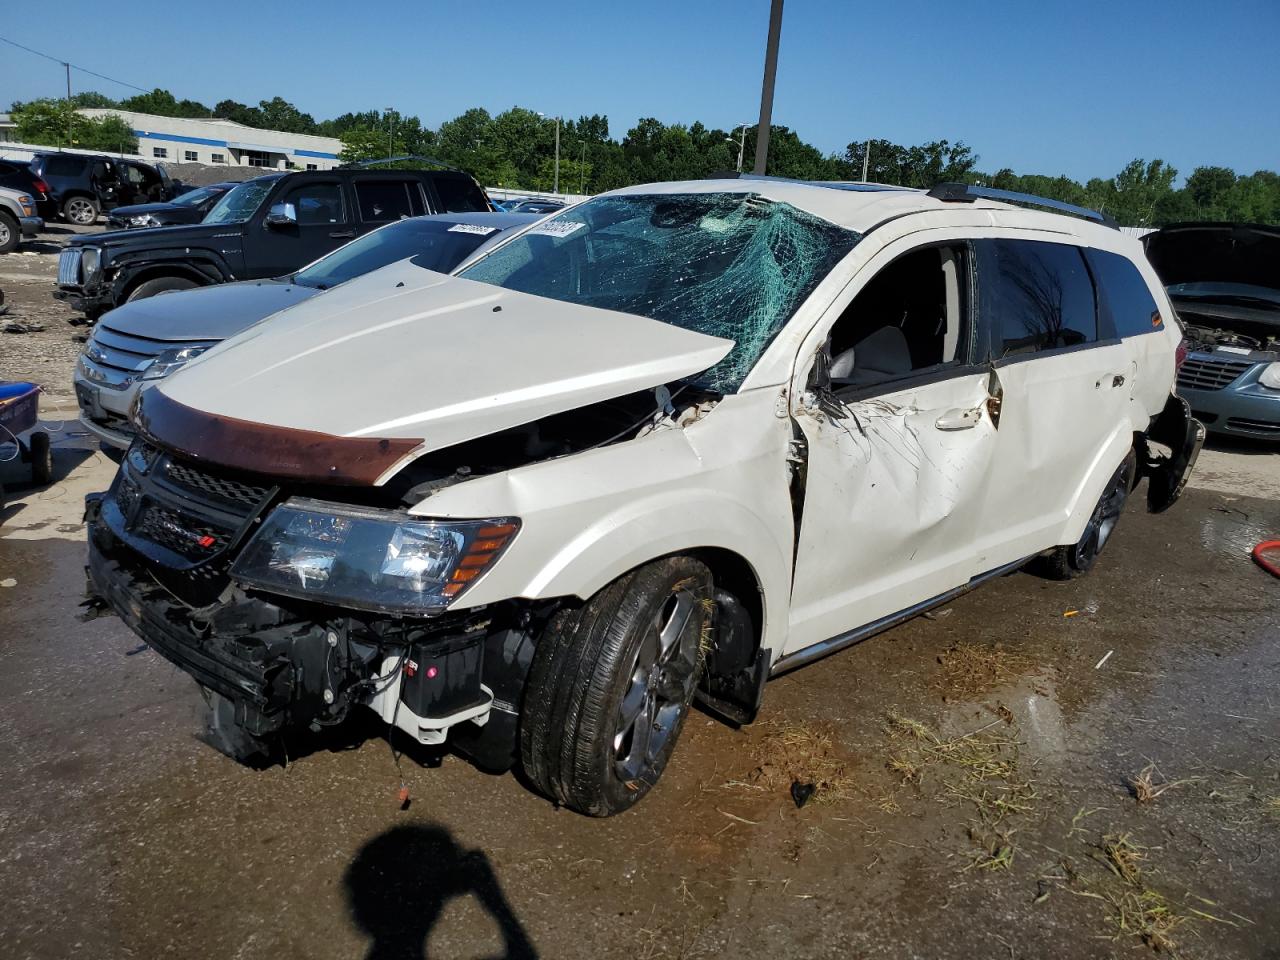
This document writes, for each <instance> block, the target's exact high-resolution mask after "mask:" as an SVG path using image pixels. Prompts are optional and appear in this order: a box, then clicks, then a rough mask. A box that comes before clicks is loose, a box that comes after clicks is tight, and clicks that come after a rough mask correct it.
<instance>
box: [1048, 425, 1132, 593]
mask: <svg viewBox="0 0 1280 960" xmlns="http://www.w3.org/2000/svg"><path fill="white" fill-rule="evenodd" d="M1137 465H1138V459H1137V457H1136V456H1135V455H1134V453H1133V451H1132V450H1130V451H1129V453H1128V455H1127V456H1125V458H1124V461H1123V462H1122V463H1121V464H1120V466H1119V467H1117V468H1116V472H1115V473H1113V474H1112V475H1111V479H1110V480H1108V481H1107V486H1106V488H1105V489H1104V490H1103V491H1102V496H1101V497H1099V498H1098V503H1097V505H1096V506H1095V507H1094V508H1093V513H1092V514H1090V515H1089V522H1088V523H1086V524H1085V527H1084V533H1083V534H1082V535H1081V536H1080V539H1079V540H1077V541H1076V542H1075V543H1073V544H1066V545H1064V546H1060V547H1054V548H1053V550H1052V551H1051V552H1050V553H1049V554H1048V555H1047V556H1046V557H1044V570H1045V573H1046V574H1047V575H1048V576H1049V577H1050V578H1051V579H1054V580H1070V579H1072V578H1073V577H1078V576H1080V575H1081V574H1085V573H1088V572H1089V571H1090V570H1092V569H1093V565H1094V564H1095V563H1096V562H1097V560H1098V554H1100V553H1101V552H1102V548H1103V547H1105V546H1106V545H1107V541H1108V540H1110V539H1111V533H1112V531H1113V530H1115V528H1116V524H1117V523H1118V522H1119V521H1120V514H1121V513H1123V512H1124V504H1125V501H1126V500H1127V499H1128V497H1129V491H1130V490H1131V489H1133V479H1134V473H1135V471H1136V469H1137Z"/></svg>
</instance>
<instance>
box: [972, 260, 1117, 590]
mask: <svg viewBox="0 0 1280 960" xmlns="http://www.w3.org/2000/svg"><path fill="white" fill-rule="evenodd" d="M975 247H976V251H977V268H978V269H977V280H978V299H979V311H980V314H981V321H982V322H981V327H982V329H983V332H984V335H985V337H986V339H987V342H988V349H989V351H990V357H991V363H992V367H993V376H994V377H995V378H996V379H997V380H998V383H999V391H1000V394H1001V395H1000V402H999V440H998V447H997V454H996V460H997V462H998V464H999V469H998V470H995V471H993V473H992V476H991V480H990V483H989V484H988V487H987V495H986V500H985V504H984V507H983V517H982V524H981V526H980V529H979V531H978V537H977V539H976V540H975V544H974V550H975V561H974V573H975V574H977V573H981V572H983V571H984V570H989V569H992V568H994V567H998V566H1002V565H1004V564H1006V563H1011V562H1014V561H1016V560H1020V559H1022V558H1024V557H1027V556H1030V555H1032V554H1035V553H1038V552H1039V551H1041V550H1044V549H1046V548H1048V547H1052V546H1054V545H1056V544H1058V543H1062V542H1064V540H1063V539H1062V538H1063V537H1064V536H1065V534H1066V528H1067V525H1068V520H1069V519H1070V518H1071V516H1072V514H1073V512H1075V511H1076V509H1077V506H1080V505H1083V502H1084V501H1085V500H1089V501H1090V503H1092V499H1096V496H1097V492H1096V491H1094V490H1093V487H1092V484H1093V482H1094V481H1096V480H1097V478H1098V477H1100V476H1103V475H1104V474H1105V476H1107V477H1109V476H1110V474H1111V473H1112V471H1114V469H1115V467H1116V466H1118V465H1119V462H1120V459H1121V457H1122V454H1121V455H1117V449H1119V448H1121V447H1122V448H1123V449H1128V448H1129V447H1130V446H1131V445H1132V438H1131V436H1130V433H1131V429H1130V426H1129V420H1128V416H1127V409H1126V408H1127V405H1128V403H1129V395H1130V390H1131V388H1132V382H1133V378H1134V375H1135V370H1134V364H1133V362H1132V360H1131V358H1130V356H1129V353H1128V351H1127V350H1126V349H1125V347H1124V345H1123V344H1122V343H1121V341H1120V340H1119V338H1118V337H1116V336H1115V332H1114V330H1113V329H1111V328H1110V325H1109V324H1107V323H1105V322H1104V323H1100V322H1099V310H1098V299H1097V294H1096V290H1095V286H1094V283H1093V279H1092V276H1091V273H1090V270H1089V268H1088V265H1087V262H1086V259H1085V256H1084V251H1083V250H1082V249H1081V248H1079V247H1077V246H1073V245H1071V244H1066V243H1056V242H1048V241H1044V240H1039V239H1019V238H1000V239H990V240H979V241H977V242H976V243H975ZM1112 459H1114V460H1115V462H1114V463H1111V462H1110V461H1111V460H1112Z"/></svg>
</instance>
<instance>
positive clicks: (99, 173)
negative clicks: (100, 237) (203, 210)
mask: <svg viewBox="0 0 1280 960" xmlns="http://www.w3.org/2000/svg"><path fill="white" fill-rule="evenodd" d="M31 169H32V170H33V171H34V172H35V173H36V175H37V176H38V177H40V179H42V180H43V181H45V183H47V184H48V185H49V187H50V188H51V190H52V194H53V199H54V201H55V203H56V204H57V209H58V213H60V214H61V215H62V216H63V218H64V219H66V220H67V221H68V222H70V223H74V224H76V225H78V226H82V227H83V226H89V225H90V224H92V223H94V222H95V221H96V220H97V219H98V214H99V213H102V212H104V211H107V210H113V209H115V208H116V207H119V206H123V205H124V204H130V203H148V202H163V201H166V200H170V199H172V198H173V197H174V195H175V194H176V193H177V189H178V188H177V187H176V185H175V184H174V182H173V181H172V180H171V179H170V178H169V173H168V171H167V170H165V169H164V166H163V164H161V165H159V166H155V167H153V166H152V165H151V164H149V163H143V162H142V161H141V160H129V159H123V158H120V157H108V156H106V155H104V154H87V153H38V154H36V156H35V159H34V160H32V161H31Z"/></svg>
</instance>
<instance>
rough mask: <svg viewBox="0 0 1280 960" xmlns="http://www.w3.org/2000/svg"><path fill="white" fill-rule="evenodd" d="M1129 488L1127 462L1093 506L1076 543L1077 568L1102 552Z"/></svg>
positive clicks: (1117, 519)
mask: <svg viewBox="0 0 1280 960" xmlns="http://www.w3.org/2000/svg"><path fill="white" fill-rule="evenodd" d="M1128 490H1129V469H1128V464H1125V465H1124V466H1122V467H1121V468H1120V469H1119V470H1117V471H1116V474H1115V476H1113V477H1112V478H1111V482H1110V483H1109V484H1107V489H1106V490H1105V491H1104V492H1103V494H1102V497H1101V499H1099V500H1098V505H1097V506H1096V507H1094V508H1093V513H1092V515H1090V517H1089V522H1088V524H1087V525H1086V526H1085V528H1084V535H1083V536H1082V537H1081V538H1080V540H1079V541H1078V542H1077V543H1076V548H1075V551H1074V553H1075V556H1074V557H1073V558H1072V559H1073V560H1074V561H1075V566H1076V568H1077V569H1080V570H1084V569H1087V568H1088V567H1089V566H1091V565H1092V564H1093V561H1094V559H1095V558H1096V557H1097V556H1098V554H1100V553H1101V552H1102V548H1103V547H1105V546H1106V545H1107V541H1108V540H1109V539H1111V533H1112V531H1114V530H1115V528H1116V523H1118V522H1119V520H1120V514H1121V513H1122V512H1123V511H1124V504H1125V500H1126V499H1127V497H1128Z"/></svg>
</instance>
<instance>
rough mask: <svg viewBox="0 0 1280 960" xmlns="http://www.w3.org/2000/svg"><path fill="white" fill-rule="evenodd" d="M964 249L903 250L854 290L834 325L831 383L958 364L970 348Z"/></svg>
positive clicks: (865, 381)
mask: <svg viewBox="0 0 1280 960" xmlns="http://www.w3.org/2000/svg"><path fill="white" fill-rule="evenodd" d="M969 260H970V258H969V248H968V246H967V245H965V244H956V245H954V246H934V247H925V248H923V249H920V250H913V251H911V252H910V253H906V254H903V255H902V256H901V257H899V258H898V259H896V260H894V261H893V262H892V263H890V264H889V265H888V266H886V267H884V268H883V269H882V270H880V272H879V273H877V274H876V275H875V276H874V277H872V278H871V280H870V281H869V282H868V283H867V285H866V286H864V287H863V288H862V289H861V290H859V291H858V294H857V296H855V297H854V298H853V300H851V301H850V302H849V305H848V306H847V307H845V309H844V312H843V313H841V315H840V318H839V319H838V320H836V322H835V325H834V326H832V328H831V337H830V340H829V341H828V348H829V350H830V354H831V362H830V373H831V384H832V386H833V387H834V388H836V389H842V388H850V387H865V386H870V385H872V384H877V383H883V382H886V381H890V380H895V379H900V378H902V377H907V376H910V375H911V374H913V373H919V372H922V371H925V370H931V369H936V368H942V367H944V366H946V365H948V364H961V363H965V362H967V361H968V359H969V355H970V352H971V349H970V342H971V339H972V335H971V330H972V324H971V320H970V309H969Z"/></svg>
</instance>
